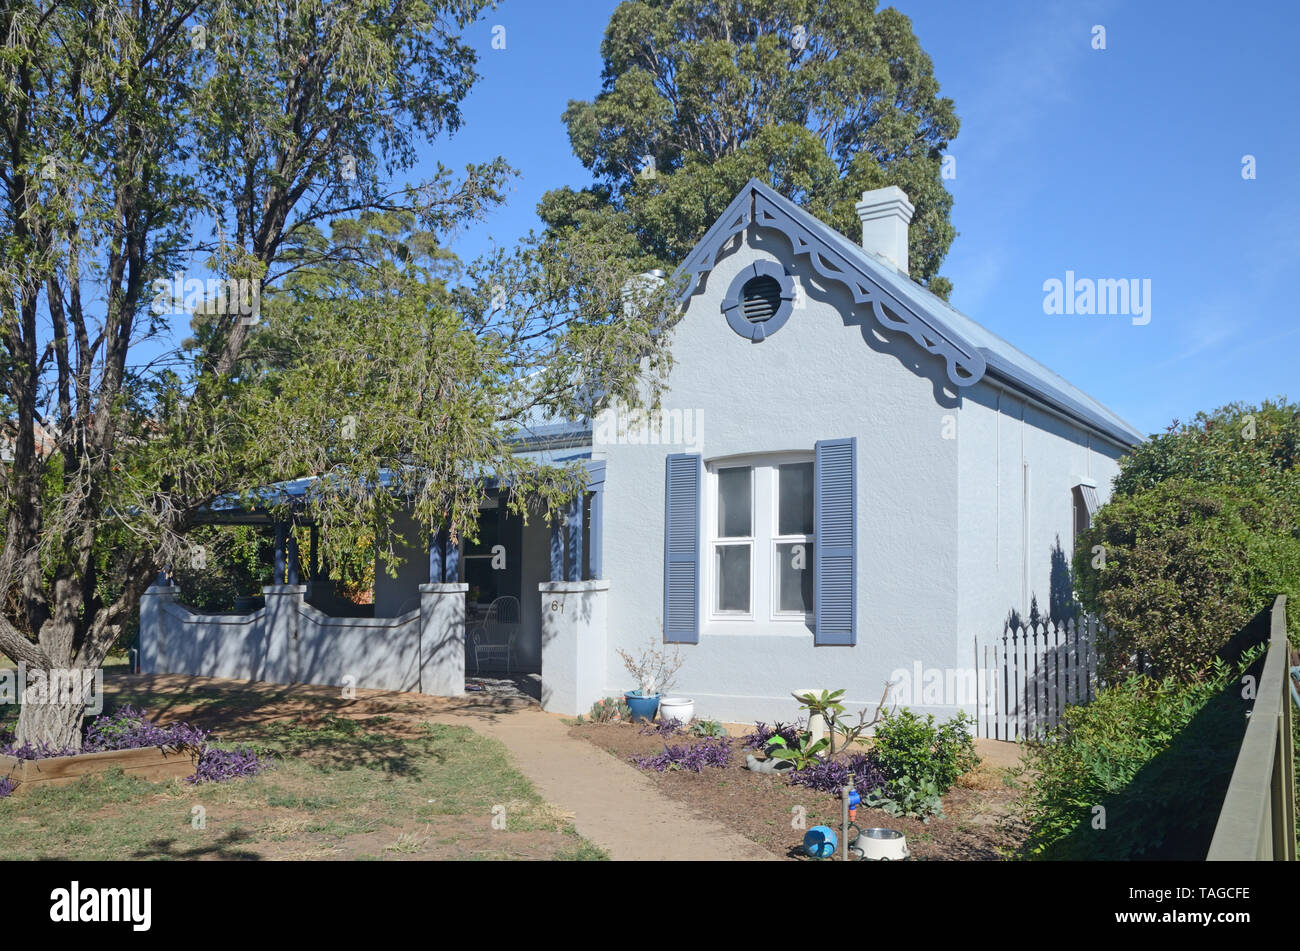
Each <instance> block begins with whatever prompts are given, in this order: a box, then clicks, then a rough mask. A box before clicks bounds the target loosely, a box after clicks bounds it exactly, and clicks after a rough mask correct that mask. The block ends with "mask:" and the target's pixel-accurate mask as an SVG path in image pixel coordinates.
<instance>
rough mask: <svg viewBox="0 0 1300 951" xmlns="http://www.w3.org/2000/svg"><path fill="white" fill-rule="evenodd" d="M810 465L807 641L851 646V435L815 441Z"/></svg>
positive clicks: (854, 495)
mask: <svg viewBox="0 0 1300 951" xmlns="http://www.w3.org/2000/svg"><path fill="white" fill-rule="evenodd" d="M813 468H814V475H813V483H814V486H815V488H814V491H813V525H814V531H816V533H817V540H816V543H815V547H814V549H813V562H814V564H813V571H814V575H813V605H814V610H815V611H816V620H815V621H814V625H815V627H814V635H813V642H814V643H816V644H839V645H847V646H849V647H852V646H853V645H854V644H856V643H857V642H858V637H857V635H858V630H857V606H858V599H857V578H858V558H857V554H858V552H857V548H858V541H857V533H858V502H857V499H858V491H857V490H858V443H857V440H856V439H825V440H822V441H821V442H819V443H817V460H816V463H815V465H814V467H813Z"/></svg>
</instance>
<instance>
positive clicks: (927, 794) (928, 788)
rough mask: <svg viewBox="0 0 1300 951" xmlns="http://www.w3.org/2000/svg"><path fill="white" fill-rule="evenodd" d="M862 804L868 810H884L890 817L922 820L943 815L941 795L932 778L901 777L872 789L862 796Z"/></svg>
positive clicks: (925, 820) (926, 820) (927, 820)
mask: <svg viewBox="0 0 1300 951" xmlns="http://www.w3.org/2000/svg"><path fill="white" fill-rule="evenodd" d="M863 803H864V804H865V805H866V806H867V807H868V808H871V809H883V810H884V811H885V812H887V813H889V814H890V815H891V816H904V817H906V818H908V819H920V820H921V821H922V822H929V821H930V820H931V819H933V818H935V817H942V816H943V797H942V796H941V795H940V794H939V787H938V786H936V785H935V783H934V780H932V779H919V780H918V779H909V778H908V777H906V776H902V777H900V778H898V779H896V780H894V781H893V782H891V783H890V784H889V785H887V786H885V787H883V788H881V789H875V790H872V791H871V792H870V793H868V794H867V795H866V796H864V797H863Z"/></svg>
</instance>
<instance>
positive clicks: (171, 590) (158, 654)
mask: <svg viewBox="0 0 1300 951" xmlns="http://www.w3.org/2000/svg"><path fill="white" fill-rule="evenodd" d="M176 592H177V588H176V586H175V585H172V584H162V583H161V582H160V581H155V582H154V583H153V584H151V585H150V586H149V587H148V588H146V589H145V592H144V594H142V595H140V634H139V638H138V640H137V642H136V643H137V646H138V648H139V651H140V654H139V658H138V663H139V664H140V673H142V674H156V673H160V672H162V671H163V670H164V669H165V660H166V657H167V613H166V610H165V605H167V604H175V603H176Z"/></svg>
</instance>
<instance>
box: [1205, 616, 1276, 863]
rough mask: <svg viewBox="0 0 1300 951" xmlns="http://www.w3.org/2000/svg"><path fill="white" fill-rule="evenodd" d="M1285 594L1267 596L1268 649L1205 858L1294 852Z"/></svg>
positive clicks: (1253, 858) (1231, 858)
mask: <svg viewBox="0 0 1300 951" xmlns="http://www.w3.org/2000/svg"><path fill="white" fill-rule="evenodd" d="M1289 653H1290V648H1289V646H1288V644H1287V639H1286V596H1285V595H1279V596H1278V598H1277V600H1276V601H1274V602H1273V610H1272V612H1271V617H1270V619H1269V638H1268V653H1267V654H1266V655H1265V658H1264V669H1263V671H1262V673H1261V674H1260V678H1259V686H1258V689H1257V691H1256V695H1255V705H1254V708H1253V709H1252V710H1251V712H1250V723H1249V724H1248V725H1247V726H1246V735H1245V737H1244V738H1243V739H1242V742H1241V751H1240V752H1239V753H1238V754H1237V764H1236V766H1235V767H1234V768H1233V771H1232V780H1231V781H1230V782H1229V784H1228V793H1227V795H1226V796H1225V797H1224V800H1223V808H1222V810H1221V811H1220V812H1219V821H1218V823H1217V825H1216V826H1215V828H1214V838H1213V840H1211V842H1210V851H1209V855H1208V856H1207V859H1208V860H1209V861H1212V862H1213V861H1287V862H1294V861H1295V858H1296V841H1295V838H1296V801H1295V800H1296V784H1295V738H1294V736H1293V735H1292V727H1291V708H1290V686H1289V684H1288V683H1287V673H1288V658H1289Z"/></svg>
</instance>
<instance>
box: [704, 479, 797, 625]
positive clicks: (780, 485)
mask: <svg viewBox="0 0 1300 951" xmlns="http://www.w3.org/2000/svg"><path fill="white" fill-rule="evenodd" d="M813 491H814V489H813V460H812V456H811V454H798V453H783V454H780V455H773V456H756V457H746V458H740V459H728V460H724V461H719V462H715V463H713V464H711V465H710V466H709V467H708V472H707V476H706V495H705V514H704V518H705V525H706V526H707V528H708V536H707V539H708V545H707V548H706V553H705V559H704V560H705V563H706V567H705V584H704V589H705V593H706V598H707V601H706V603H707V605H708V607H707V616H708V618H709V620H710V621H711V622H714V624H715V630H725V629H726V628H727V626H728V625H732V624H734V625H736V626H737V629H741V630H743V629H744V627H745V625H746V624H747V623H748V624H751V625H752V622H788V623H791V624H798V625H801V626H804V627H810V626H811V624H812V619H813V565H814V557H813V556H814V545H815V542H816V537H815V534H814V530H813Z"/></svg>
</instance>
